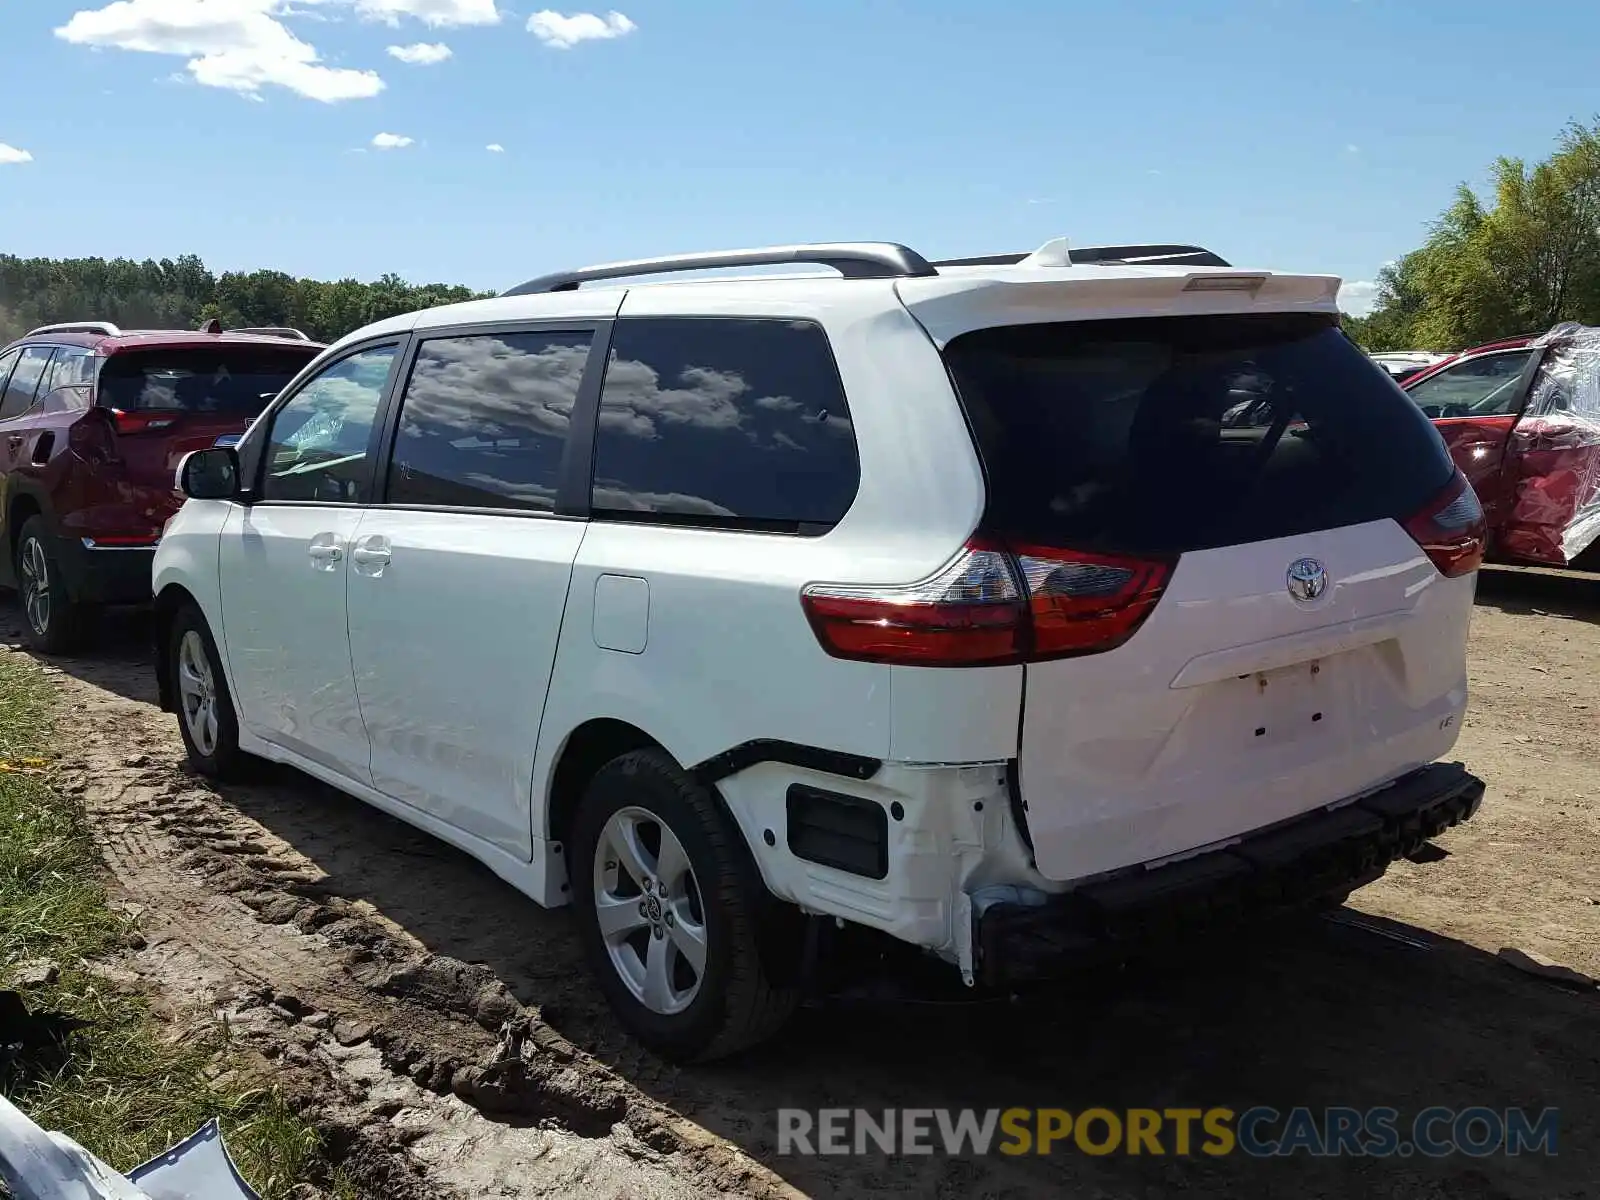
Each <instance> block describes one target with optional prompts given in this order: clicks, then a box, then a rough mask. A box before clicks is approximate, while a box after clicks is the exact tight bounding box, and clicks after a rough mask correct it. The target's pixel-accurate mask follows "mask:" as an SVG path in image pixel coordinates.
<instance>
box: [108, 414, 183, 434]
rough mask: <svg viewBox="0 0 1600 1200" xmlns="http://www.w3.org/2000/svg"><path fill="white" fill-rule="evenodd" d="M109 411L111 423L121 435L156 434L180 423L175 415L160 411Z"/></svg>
mask: <svg viewBox="0 0 1600 1200" xmlns="http://www.w3.org/2000/svg"><path fill="white" fill-rule="evenodd" d="M108 411H109V412H110V413H111V421H112V423H113V424H114V425H116V427H117V432H118V433H121V434H130V433H155V432H157V431H159V430H162V429H171V428H172V427H173V426H174V425H176V424H177V423H178V418H177V417H176V416H175V415H174V414H172V413H168V412H161V411H159V410H157V411H154V412H146V411H143V410H135V411H132V412H130V411H128V410H127V409H123V408H113V409H109V410H108Z"/></svg>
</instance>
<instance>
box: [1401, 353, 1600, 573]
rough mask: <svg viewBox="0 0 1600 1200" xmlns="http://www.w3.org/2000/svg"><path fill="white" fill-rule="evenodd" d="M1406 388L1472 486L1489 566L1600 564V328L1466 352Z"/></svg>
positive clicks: (1414, 378) (1424, 372) (1582, 565)
mask: <svg viewBox="0 0 1600 1200" xmlns="http://www.w3.org/2000/svg"><path fill="white" fill-rule="evenodd" d="M1401 386H1402V387H1403V388H1404V389H1405V390H1406V392H1407V394H1409V395H1410V397H1411V398H1412V400H1414V401H1415V402H1416V403H1417V405H1418V406H1419V407H1420V408H1421V409H1422V411H1423V412H1424V413H1426V414H1427V415H1428V416H1429V417H1430V418H1432V419H1433V423H1434V426H1435V427H1436V428H1437V429H1438V430H1439V433H1440V434H1441V435H1442V436H1443V437H1444V440H1445V444H1446V445H1448V446H1449V447H1450V454H1451V456H1452V457H1453V458H1454V459H1455V461H1456V465H1457V466H1459V467H1460V468H1461V470H1462V472H1463V473H1464V474H1465V475H1466V476H1467V478H1468V479H1470V480H1471V481H1472V486H1473V487H1474V489H1476V491H1477V493H1478V498H1479V499H1480V500H1481V501H1482V503H1483V509H1484V515H1485V518H1486V520H1487V522H1488V526H1489V556H1490V558H1491V559H1493V560H1495V561H1500V562H1512V563H1532V564H1539V565H1543V566H1554V567H1565V566H1572V565H1576V566H1578V567H1590V566H1595V565H1600V561H1597V560H1600V329H1593V328H1587V327H1584V326H1581V325H1575V324H1567V325H1558V326H1557V327H1556V328H1555V329H1552V330H1551V331H1550V332H1549V333H1547V334H1544V335H1542V336H1537V337H1535V336H1527V337H1517V338H1508V339H1506V340H1505V341H1500V342H1493V343H1490V344H1489V345H1486V346H1479V347H1477V348H1475V349H1472V350H1465V351H1462V352H1461V353H1460V354H1458V355H1455V356H1454V357H1452V358H1447V359H1445V360H1444V361H1443V362H1440V363H1436V364H1435V365H1434V366H1432V367H1430V368H1429V369H1428V370H1426V371H1423V372H1421V373H1420V374H1418V375H1415V376H1413V377H1412V378H1410V379H1408V380H1406V381H1405V382H1404V383H1403V384H1402V385H1401Z"/></svg>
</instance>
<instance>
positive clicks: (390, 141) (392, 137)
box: [372, 133, 413, 150]
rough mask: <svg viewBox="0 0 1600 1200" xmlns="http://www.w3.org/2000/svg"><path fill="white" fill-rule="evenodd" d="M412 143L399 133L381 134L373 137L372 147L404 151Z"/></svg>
mask: <svg viewBox="0 0 1600 1200" xmlns="http://www.w3.org/2000/svg"><path fill="white" fill-rule="evenodd" d="M412 141H413V139H411V138H408V137H404V136H402V135H401V134H398V133H380V134H376V135H375V136H374V137H373V139H372V145H373V147H374V148H375V149H378V150H404V149H405V148H406V147H407V146H409V145H411V144H412Z"/></svg>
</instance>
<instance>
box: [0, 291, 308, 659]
mask: <svg viewBox="0 0 1600 1200" xmlns="http://www.w3.org/2000/svg"><path fill="white" fill-rule="evenodd" d="M322 348H323V347H322V346H321V344H320V343H317V342H312V341H310V340H309V339H308V338H306V336H305V335H304V334H301V333H298V332H297V331H295V330H292V329H262V330H231V331H229V332H223V331H222V329H221V327H220V326H219V325H218V324H217V323H216V322H212V323H211V324H210V325H208V326H207V327H206V328H204V329H201V330H199V331H194V330H190V331H175V330H162V331H151V330H128V331H124V330H120V329H118V328H117V327H116V326H115V325H111V324H109V323H107V322H104V321H81V322H74V323H69V324H63V325H46V326H43V327H41V328H39V329H35V330H33V331H31V332H30V333H28V334H27V335H26V336H24V337H22V338H20V339H19V340H17V341H15V342H13V343H11V344H10V345H9V346H6V347H5V348H4V349H3V350H0V548H3V550H4V554H0V585H10V586H14V587H16V589H17V592H18V594H19V598H20V599H21V602H22V608H23V614H24V616H25V618H26V619H25V620H24V622H23V626H24V632H25V635H26V637H27V638H28V641H29V642H30V644H32V645H33V646H34V647H36V648H37V649H40V650H43V651H46V652H51V653H64V652H69V651H71V650H72V649H74V648H75V647H76V646H77V645H78V644H79V643H80V642H81V640H82V639H83V638H84V636H85V635H86V634H87V633H88V632H89V630H90V628H91V627H92V624H93V618H94V615H95V613H96V611H97V610H98V609H99V608H100V607H101V606H102V605H107V604H128V603H138V602H141V601H145V600H148V599H149V598H150V563H151V560H152V558H153V557H154V556H155V547H156V543H157V542H158V541H160V539H161V530H162V527H163V525H165V523H166V521H167V518H168V517H170V516H171V515H172V514H173V513H175V512H176V511H177V510H178V506H179V505H180V504H181V503H182V497H181V496H180V495H179V494H178V493H177V491H176V490H175V486H174V478H175V472H176V470H177V466H178V462H179V460H180V459H182V457H183V456H184V455H185V454H186V453H188V452H189V451H191V450H198V449H201V448H203V447H206V446H212V445H216V444H217V443H218V442H225V441H226V440H227V439H229V438H237V437H238V436H239V435H240V434H242V433H243V432H244V431H245V429H246V428H247V427H248V426H249V424H250V422H251V421H252V420H253V419H254V418H255V416H256V414H257V413H259V412H260V411H261V410H262V409H263V408H264V407H265V406H266V403H267V401H268V400H269V399H271V398H272V397H273V396H275V395H277V393H278V392H279V391H280V390H282V388H283V387H284V385H285V384H287V383H288V382H289V380H290V379H292V378H293V377H294V376H295V375H296V374H298V373H299V371H300V368H302V367H304V366H305V365H306V364H307V363H308V362H310V361H311V360H312V359H313V358H315V357H316V356H317V354H318V353H319V352H320V351H321V350H322Z"/></svg>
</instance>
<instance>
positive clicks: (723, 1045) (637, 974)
mask: <svg viewBox="0 0 1600 1200" xmlns="http://www.w3.org/2000/svg"><path fill="white" fill-rule="evenodd" d="M568 863H569V868H570V869H569V872H568V873H569V876H570V878H571V883H572V900H573V906H574V910H575V912H576V915H577V919H578V931H579V935H580V937H581V939H582V941H583V946H584V951H585V954H586V955H587V957H588V960H589V965H590V968H591V969H592V970H593V971H594V973H595V976H596V978H597V979H598V980H599V983H600V988H601V990H602V991H603V992H604V993H605V995H606V999H607V1000H608V1001H609V1002H610V1004H611V1007H612V1009H613V1010H614V1011H615V1012H616V1014H617V1016H618V1018H619V1019H620V1020H621V1022H622V1024H623V1025H625V1026H626V1027H627V1028H628V1030H629V1031H630V1032H631V1033H632V1034H633V1035H634V1036H635V1037H636V1038H638V1039H639V1041H641V1042H643V1043H644V1044H645V1045H646V1046H647V1047H649V1048H650V1049H651V1050H653V1051H655V1052H656V1053H657V1054H660V1055H661V1056H662V1057H664V1058H668V1059H672V1060H675V1061H680V1062H690V1061H701V1062H703V1061H706V1060H709V1059H713V1058H721V1057H724V1056H726V1055H729V1054H733V1053H735V1052H737V1051H739V1050H742V1049H744V1048H746V1047H748V1046H752V1045H754V1044H756V1043H757V1042H760V1041H763V1040H765V1039H766V1038H768V1037H771V1036H772V1035H773V1034H774V1033H776V1032H777V1031H778V1029H779V1028H780V1027H781V1026H782V1025H783V1024H784V1022H785V1021H787V1020H788V1018H789V1016H790V1015H791V1014H792V1013H793V1011H794V1009H795V1007H796V1005H797V1004H798V1003H799V998H800V995H799V991H798V990H797V989H796V988H795V987H794V986H793V985H794V984H795V983H796V982H798V980H797V979H796V978H793V977H789V976H792V975H793V974H796V973H790V972H783V971H780V972H778V973H779V974H783V975H785V976H786V977H787V978H786V982H785V983H784V984H783V985H779V984H775V983H774V980H773V973H772V972H771V971H770V967H771V966H772V965H774V964H781V963H785V962H787V961H788V960H789V959H791V958H793V959H794V960H795V961H798V956H799V950H800V946H799V943H798V941H797V940H796V939H794V938H792V936H791V935H790V929H791V923H790V922H786V921H784V920H782V919H781V916H782V914H781V911H779V910H780V906H779V905H778V902H777V901H775V900H774V899H773V898H772V897H771V895H770V894H769V893H768V892H767V890H766V888H765V886H764V885H763V884H762V882H761V878H760V875H759V873H758V872H757V871H756V868H755V864H754V863H753V862H752V861H751V859H750V855H749V852H748V850H747V848H746V847H745V845H744V842H743V839H742V835H741V834H740V833H739V830H738V827H737V826H736V825H735V824H734V823H733V821H731V820H730V819H729V818H728V816H727V815H726V813H725V812H724V811H723V810H722V808H721V806H720V804H719V803H718V801H717V798H716V796H715V795H714V794H712V792H711V791H709V790H708V789H707V788H705V787H703V786H702V785H701V784H699V783H697V782H696V781H695V780H694V779H692V778H691V777H690V776H689V775H687V774H686V773H685V772H684V771H683V770H682V769H681V768H680V767H679V766H678V765H677V764H676V763H675V762H673V761H672V759H671V758H670V757H669V756H668V755H666V754H665V753H664V752H662V751H660V750H656V749H645V750H634V751H631V752H629V753H627V754H624V755H622V756H621V757H619V758H616V759H613V760H612V761H611V762H609V763H607V764H606V765H605V766H604V767H602V768H601V769H600V770H599V771H598V772H597V773H596V774H595V776H594V778H593V779H592V780H590V782H589V786H588V790H587V791H586V793H585V794H584V798H583V801H582V803H581V804H580V806H579V808H578V812H577V815H576V817H575V819H574V821H573V829H572V836H571V838H570V841H569V846H568ZM641 875H642V876H643V878H640V876H641ZM696 960H698V964H697V961H696ZM697 966H698V969H697Z"/></svg>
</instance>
